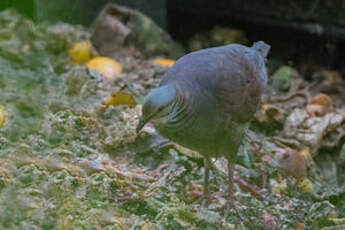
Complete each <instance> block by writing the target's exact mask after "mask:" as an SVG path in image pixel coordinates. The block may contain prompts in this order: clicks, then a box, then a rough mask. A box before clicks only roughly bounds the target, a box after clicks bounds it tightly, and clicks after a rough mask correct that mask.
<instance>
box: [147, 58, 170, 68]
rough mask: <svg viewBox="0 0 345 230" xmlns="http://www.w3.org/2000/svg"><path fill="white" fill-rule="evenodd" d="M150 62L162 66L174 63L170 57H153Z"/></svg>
mask: <svg viewBox="0 0 345 230" xmlns="http://www.w3.org/2000/svg"><path fill="white" fill-rule="evenodd" d="M152 62H153V63H154V64H156V65H160V66H163V67H171V66H172V65H173V64H174V63H175V61H174V60H172V59H155V60H153V61H152Z"/></svg>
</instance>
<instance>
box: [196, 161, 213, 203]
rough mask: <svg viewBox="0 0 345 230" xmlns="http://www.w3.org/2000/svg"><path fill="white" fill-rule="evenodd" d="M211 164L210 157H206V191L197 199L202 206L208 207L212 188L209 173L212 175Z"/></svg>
mask: <svg viewBox="0 0 345 230" xmlns="http://www.w3.org/2000/svg"><path fill="white" fill-rule="evenodd" d="M210 165H211V161H210V158H209V157H204V169H205V174H204V191H203V194H202V196H201V197H200V198H199V199H198V200H197V201H196V203H200V204H201V207H204V208H205V207H207V206H208V204H209V201H210V190H209V186H208V185H209V183H208V179H209V175H210Z"/></svg>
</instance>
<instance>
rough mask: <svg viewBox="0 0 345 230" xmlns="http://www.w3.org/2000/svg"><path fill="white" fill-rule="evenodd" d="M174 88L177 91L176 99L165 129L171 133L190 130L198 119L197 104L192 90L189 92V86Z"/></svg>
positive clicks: (177, 85) (176, 85)
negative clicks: (196, 114)
mask: <svg viewBox="0 0 345 230" xmlns="http://www.w3.org/2000/svg"><path fill="white" fill-rule="evenodd" d="M174 88H175V90H176V97H175V100H174V102H173V105H172V107H171V112H170V115H169V118H168V120H167V122H166V124H165V128H167V129H168V130H169V132H175V131H178V130H181V129H184V128H188V127H189V126H190V125H192V124H193V123H194V121H195V119H196V116H195V108H196V104H195V100H194V97H193V95H192V92H191V90H190V89H189V90H188V85H187V84H183V85H182V84H181V85H179V84H175V85H174Z"/></svg>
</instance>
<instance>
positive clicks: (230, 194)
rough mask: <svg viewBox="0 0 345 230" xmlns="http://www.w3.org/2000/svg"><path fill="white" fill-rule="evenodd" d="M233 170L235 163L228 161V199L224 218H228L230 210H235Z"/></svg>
mask: <svg viewBox="0 0 345 230" xmlns="http://www.w3.org/2000/svg"><path fill="white" fill-rule="evenodd" d="M234 169H235V161H233V160H230V159H228V180H229V181H228V197H227V202H226V209H225V216H228V214H229V211H230V208H235V205H234V194H233V192H234V191H233V190H234Z"/></svg>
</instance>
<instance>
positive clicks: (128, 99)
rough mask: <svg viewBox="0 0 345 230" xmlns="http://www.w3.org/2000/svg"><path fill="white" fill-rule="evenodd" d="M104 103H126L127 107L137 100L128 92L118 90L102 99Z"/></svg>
mask: <svg viewBox="0 0 345 230" xmlns="http://www.w3.org/2000/svg"><path fill="white" fill-rule="evenodd" d="M104 104H105V105H106V106H107V107H108V106H111V105H112V106H118V105H128V106H129V107H135V106H136V105H137V102H136V101H135V99H134V96H133V95H132V94H129V93H125V92H121V91H118V92H116V93H114V94H113V95H111V97H109V98H107V99H106V100H105V101H104Z"/></svg>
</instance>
